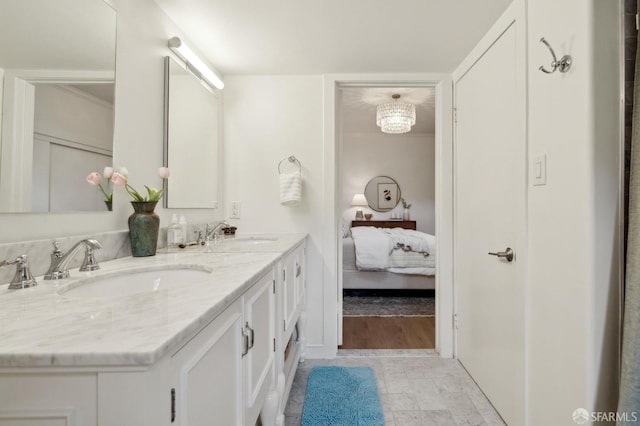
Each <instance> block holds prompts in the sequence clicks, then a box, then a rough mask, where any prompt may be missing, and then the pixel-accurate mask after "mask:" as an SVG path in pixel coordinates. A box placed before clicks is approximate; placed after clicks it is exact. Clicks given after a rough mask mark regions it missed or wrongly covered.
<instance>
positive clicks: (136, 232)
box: [129, 201, 160, 257]
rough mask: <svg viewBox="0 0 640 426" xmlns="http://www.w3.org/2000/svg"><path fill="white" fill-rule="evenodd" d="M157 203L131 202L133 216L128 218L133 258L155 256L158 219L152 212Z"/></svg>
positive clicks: (158, 227) (158, 226)
mask: <svg viewBox="0 0 640 426" xmlns="http://www.w3.org/2000/svg"><path fill="white" fill-rule="evenodd" d="M156 204H158V202H157V201H132V202H131V205H132V206H133V210H134V212H133V214H132V215H131V216H129V240H130V241H131V255H132V256H134V257H145V256H155V254H156V248H157V247H158V230H159V229H160V217H159V216H158V215H157V214H155V213H154V212H153V209H155V208H156Z"/></svg>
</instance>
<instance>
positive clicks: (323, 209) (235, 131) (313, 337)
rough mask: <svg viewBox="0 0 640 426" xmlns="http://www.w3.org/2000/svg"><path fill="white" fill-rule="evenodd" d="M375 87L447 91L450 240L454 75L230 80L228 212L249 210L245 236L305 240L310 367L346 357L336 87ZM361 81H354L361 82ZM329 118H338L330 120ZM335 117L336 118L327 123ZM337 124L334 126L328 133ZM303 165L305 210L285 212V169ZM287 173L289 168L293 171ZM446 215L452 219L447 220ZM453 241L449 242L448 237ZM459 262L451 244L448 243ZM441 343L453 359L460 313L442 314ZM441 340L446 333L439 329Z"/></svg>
mask: <svg viewBox="0 0 640 426" xmlns="http://www.w3.org/2000/svg"><path fill="white" fill-rule="evenodd" d="M343 77H344V78H346V79H347V80H351V79H355V80H358V79H361V80H362V81H367V82H378V81H380V82H385V83H387V84H388V83H389V82H393V81H407V82H419V83H421V84H433V85H436V84H439V86H438V89H437V96H441V97H442V99H443V107H442V108H443V109H442V110H441V109H440V108H437V111H436V120H437V123H438V125H439V126H441V128H443V131H442V136H441V140H442V142H441V146H440V150H441V151H440V152H439V153H436V155H439V156H440V157H439V158H441V166H440V167H442V168H443V179H442V181H441V187H440V194H439V196H440V199H441V200H442V203H441V205H442V206H443V210H442V211H441V213H442V214H443V215H444V217H442V218H441V219H442V220H441V223H440V226H441V227H442V229H443V230H444V233H447V231H449V232H450V220H451V219H450V211H451V210H450V209H451V199H450V198H451V181H450V176H451V166H450V164H451V145H450V140H451V134H450V130H449V129H450V123H451V122H450V121H449V120H450V117H451V114H450V113H448V112H447V111H451V109H450V108H451V103H450V100H451V92H450V87H451V81H450V77H449V76H447V75H426V74H416V75H352V76H347V75H343V76H330V77H327V76H324V77H323V76H320V75H289V76H282V75H278V76H269V75H263V76H228V77H227V78H226V80H225V84H226V86H225V90H224V92H225V119H224V127H225V156H224V164H225V194H226V195H225V204H227V205H229V202H231V201H240V202H241V203H242V217H241V219H239V220H233V221H232V222H233V223H234V224H235V225H236V226H238V232H245V233H247V232H306V233H309V235H310V238H309V242H308V249H307V265H308V268H307V327H306V332H307V340H306V341H307V349H308V355H309V356H310V357H330V356H333V355H335V353H336V350H337V326H338V324H337V309H338V293H337V285H338V275H337V264H338V256H339V253H338V239H337V237H338V225H337V224H336V221H335V219H336V216H335V215H338V214H340V213H341V211H342V208H341V204H342V202H341V198H342V194H341V191H340V190H336V188H335V182H336V177H337V175H336V170H337V168H338V167H339V164H338V163H339V161H341V159H340V158H337V157H336V149H337V147H336V141H335V138H334V135H335V132H334V129H335V127H334V124H333V120H334V116H335V111H334V109H332V108H328V107H327V105H331V104H333V103H334V98H332V97H331V96H330V95H329V94H330V93H335V84H336V81H337V80H336V78H343ZM355 80H354V81H355ZM329 110H330V112H329ZM327 114H329V115H327ZM329 123H330V124H329ZM292 154H293V155H295V156H296V157H297V158H298V159H299V160H300V162H301V163H302V173H303V181H304V182H303V189H302V198H303V202H302V203H301V205H299V206H296V207H284V206H282V205H280V204H279V199H278V170H277V167H278V163H279V162H280V160H282V159H283V158H285V157H288V156H289V155H292ZM285 164H286V161H285ZM447 215H448V217H449V218H447ZM447 234H448V233H447ZM440 243H441V244H442V246H440V248H439V250H442V251H441V252H444V253H450V242H449V241H448V240H447V239H445V240H444V241H442V242H439V244H440ZM448 261H450V256H446V255H445V256H444V260H441V262H442V263H441V265H442V271H443V272H442V274H441V276H440V280H441V287H439V290H438V291H439V292H440V291H442V292H441V293H440V294H444V295H445V296H446V297H445V298H444V299H445V300H448V301H451V297H452V296H451V289H450V284H451V278H450V274H449V273H448V272H447V271H449V270H450V265H449V264H447V262H448ZM438 309H440V310H439V313H438V315H442V316H441V318H442V319H443V320H442V321H440V322H439V327H441V328H442V329H445V330H446V329H447V328H448V331H443V332H442V333H440V334H439V335H438V338H439V339H441V342H443V343H440V344H441V345H442V346H441V348H442V353H443V355H444V356H447V357H449V356H451V353H452V343H451V342H452V338H451V333H452V331H451V329H450V322H449V321H447V318H451V307H447V306H441V307H439V308H438ZM439 330H440V328H439Z"/></svg>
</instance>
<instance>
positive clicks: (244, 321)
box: [0, 236, 305, 426]
mask: <svg viewBox="0 0 640 426" xmlns="http://www.w3.org/2000/svg"><path fill="white" fill-rule="evenodd" d="M291 238H292V239H293V241H295V242H291V243H288V244H289V245H288V246H287V245H285V244H286V240H285V241H284V242H283V243H281V244H280V245H279V246H277V250H276V248H274V249H273V251H269V250H268V249H267V250H264V251H263V252H262V253H260V252H258V251H256V252H252V251H247V252H245V253H231V254H229V253H224V254H221V255H219V256H217V255H213V256H212V255H211V254H203V255H202V256H201V257H200V258H199V259H201V260H200V261H201V262H203V264H205V265H211V266H210V268H211V269H212V271H213V272H212V274H213V273H216V271H219V272H218V275H217V276H216V278H215V281H214V280H212V281H211V282H206V283H198V284H197V285H194V286H192V287H189V288H191V290H185V291H184V292H183V293H181V292H180V291H174V290H172V289H169V290H166V291H165V292H164V293H162V294H157V295H154V294H150V295H148V296H144V295H137V296H136V297H135V298H131V299H126V300H125V299H122V300H123V301H122V302H117V303H122V306H121V305H119V304H114V303H116V302H113V301H111V302H109V303H108V304H106V306H108V307H110V308H111V309H112V310H111V311H106V310H105V311H104V312H108V313H109V314H110V315H111V316H108V317H106V319H107V320H108V321H107V322H105V324H102V325H99V326H102V327H103V328H99V327H97V328H96V323H95V322H89V321H87V322H86V323H83V324H82V327H87V329H86V330H87V337H86V339H88V340H82V341H80V342H78V343H77V346H76V347H75V349H74V350H69V351H66V347H65V346H64V345H59V346H56V350H55V351H52V352H48V353H47V354H48V355H42V351H41V352H38V349H39V346H38V344H33V349H32V350H33V352H29V351H25V352H24V353H22V354H20V353H18V352H17V349H16V352H14V353H9V354H5V358H2V360H3V363H2V364H0V395H1V397H0V426H17V425H20V426H205V425H207V426H209V425H222V426H255V425H256V424H257V423H261V424H262V425H265V426H270V425H273V424H274V423H275V424H282V420H283V415H282V412H283V410H284V406H285V405H286V398H287V395H288V393H289V389H290V387H291V382H292V380H293V375H294V374H295V370H296V368H295V367H296V364H297V362H298V359H299V357H300V354H301V352H302V350H301V347H302V344H301V343H300V335H301V334H302V330H301V329H302V328H303V327H300V326H299V325H300V321H301V318H304V314H303V313H302V312H303V305H304V292H305V289H304V275H305V273H304V264H305V262H304V255H305V253H304V247H305V243H304V237H295V236H294V237H291ZM274 244H277V243H274ZM291 247H293V248H291ZM282 253H286V255H282ZM173 259H175V257H172V256H170V255H168V256H167V261H168V262H170V261H172V260H173ZM256 259H258V260H256ZM178 260H179V261H181V262H184V261H183V260H181V258H178ZM207 262H209V263H207ZM231 262H237V265H239V266H238V267H244V268H247V265H251V266H249V267H253V268H254V269H253V270H249V271H246V270H244V271H242V274H243V276H246V277H247V278H237V275H238V272H237V271H234V270H233V269H234V266H231V265H233V264H232V263H231ZM260 262H262V263H260ZM154 266H155V265H154ZM216 266H217V267H218V268H219V269H216ZM224 268H227V270H228V271H230V272H227V270H225V269H224ZM227 277H229V280H230V281H231V282H229V281H225V280H226V279H227ZM249 277H251V278H249ZM202 284H204V285H202ZM208 285H211V286H213V287H211V288H208V287H207V286H208ZM218 285H220V286H219V287H218ZM223 285H226V286H227V287H225V289H224V290H222V291H221V287H222V286H223ZM54 290H55V289H49V290H47V288H46V287H45V286H42V287H41V288H38V287H36V288H35V290H34V291H33V292H31V293H22V294H20V293H17V294H16V296H17V297H22V296H29V298H28V299H27V298H26V297H25V298H24V300H28V301H31V302H33V301H38V300H40V299H41V298H45V299H44V301H45V302H46V303H44V305H43V306H44V307H47V308H48V307H50V306H58V305H57V304H60V303H62V302H61V299H59V298H58V297H57V296H51V298H49V299H46V298H47V297H48V294H47V293H46V291H50V292H52V291H54ZM38 291H40V293H38ZM187 291H192V293H187ZM5 296H6V295H5ZM207 298H209V299H207ZM22 300H23V299H20V301H22ZM88 300H91V303H96V304H98V302H99V300H93V299H88ZM203 300H211V304H209V303H208V302H203ZM127 303H128V304H127ZM59 306H60V307H61V308H64V309H68V308H69V305H68V304H61V305H59ZM8 307H9V308H10V309H21V308H20V306H17V305H15V306H14V305H8ZM103 309H104V308H103ZM143 309H146V311H144V312H146V313H147V315H150V316H151V318H145V317H143V316H142V315H141V314H140V312H143V311H141V310H143ZM213 309H215V313H214V312H212V311H211V310H213ZM91 312H93V311H91ZM100 312H102V311H100ZM54 314H55V315H52V318H53V319H52V320H59V318H58V316H56V315H59V312H58V313H56V312H54ZM176 314H177V316H176ZM43 315H44V314H43ZM120 316H124V317H123V318H121V317H120ZM183 316H188V318H189V320H188V321H185V326H184V328H181V327H180V326H176V328H175V330H177V331H176V332H173V334H171V335H170V337H171V339H169V340H167V339H166V338H164V339H157V338H155V337H153V336H151V337H149V336H146V335H145V333H149V334H152V335H153V334H154V333H158V334H162V333H164V331H165V329H166V328H167V327H169V326H171V325H173V324H176V323H175V322H171V321H170V320H168V318H173V321H176V318H177V319H178V320H180V319H182V318H183ZM60 318H66V317H64V316H60ZM77 318H80V319H78V320H77V321H80V320H82V318H84V317H80V316H78V317H77ZM99 319H100V318H99ZM123 319H124V320H126V322H122V320H123ZM112 321H121V322H119V323H118V324H125V325H129V324H131V325H132V326H131V328H129V329H127V331H123V332H120V331H119V329H118V328H116V327H114V325H113V324H115V322H112ZM61 324H63V325H64V324H68V322H62V323H61ZM296 324H298V326H296ZM92 326H93V327H94V328H91V327H92ZM61 330H64V329H63V328H61ZM84 330H85V329H84V328H81V327H80V326H78V329H77V330H76V331H75V332H74V333H79V332H82V331H84ZM129 330H132V331H133V333H128V331H129ZM187 330H189V331H187ZM30 331H32V330H30ZM74 333H70V334H69V336H67V335H66V334H65V333H63V332H61V334H60V335H59V338H61V339H63V338H70V339H73V338H74V335H75V334H74ZM175 333H177V334H175ZM104 336H107V338H109V339H111V340H109V342H108V345H107V344H104V343H103V342H104V339H105V337H104ZM292 336H293V337H292ZM92 338H94V340H92ZM41 339H42V340H41V341H40V342H39V344H40V345H42V342H43V341H45V340H46V339H49V340H51V339H50V338H49V336H47V335H44V334H43V335H42V336H41ZM120 341H122V344H121V343H120ZM149 342H152V343H151V344H150V343H149ZM25 344H28V343H25ZM85 344H86V345H87V346H86V347H89V348H94V347H98V345H102V346H101V347H100V349H99V350H84V346H83V345H85ZM145 345H146V346H145ZM139 347H142V348H143V349H139ZM78 348H81V349H78ZM285 353H286V354H288V356H286V357H285ZM258 419H260V422H258Z"/></svg>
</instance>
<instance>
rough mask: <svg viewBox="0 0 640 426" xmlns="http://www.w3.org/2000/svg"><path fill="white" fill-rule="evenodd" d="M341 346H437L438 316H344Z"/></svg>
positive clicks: (358, 347)
mask: <svg viewBox="0 0 640 426" xmlns="http://www.w3.org/2000/svg"><path fill="white" fill-rule="evenodd" d="M342 330H343V333H342V346H340V349H434V348H435V346H436V319H435V317H344V319H343V323H342Z"/></svg>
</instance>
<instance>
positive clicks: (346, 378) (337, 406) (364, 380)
mask: <svg viewBox="0 0 640 426" xmlns="http://www.w3.org/2000/svg"><path fill="white" fill-rule="evenodd" d="M302 426H384V414H383V413H382V407H381V405H380V398H379V397H378V385H377V383H376V375H375V373H374V372H373V370H372V369H371V368H370V367H315V368H313V369H312V370H311V373H310V374H309V382H308V384H307V394H306V395H305V398H304V409H303V412H302Z"/></svg>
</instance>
